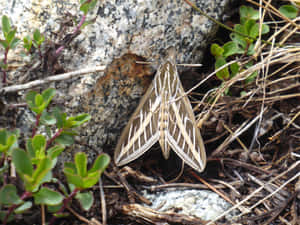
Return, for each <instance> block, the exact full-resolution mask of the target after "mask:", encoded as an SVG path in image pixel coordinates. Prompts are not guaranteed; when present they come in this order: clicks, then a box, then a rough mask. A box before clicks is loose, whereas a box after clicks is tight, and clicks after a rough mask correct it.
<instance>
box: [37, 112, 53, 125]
mask: <svg viewBox="0 0 300 225" xmlns="http://www.w3.org/2000/svg"><path fill="white" fill-rule="evenodd" d="M40 122H41V123H42V124H45V125H48V126H49V125H54V124H55V123H56V118H55V116H54V115H52V114H51V113H48V112H47V111H43V113H42V116H41V118H40Z"/></svg>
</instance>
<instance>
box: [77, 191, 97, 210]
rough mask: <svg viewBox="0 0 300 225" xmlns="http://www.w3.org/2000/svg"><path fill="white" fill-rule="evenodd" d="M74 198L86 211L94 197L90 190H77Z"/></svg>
mask: <svg viewBox="0 0 300 225" xmlns="http://www.w3.org/2000/svg"><path fill="white" fill-rule="evenodd" d="M75 198H76V199H77V200H78V201H79V203H80V205H81V207H82V208H83V209H84V210H85V211H88V210H89V209H90V208H91V207H92V205H93V203H94V197H93V194H92V193H91V192H85V193H80V192H78V193H77V194H76V196H75Z"/></svg>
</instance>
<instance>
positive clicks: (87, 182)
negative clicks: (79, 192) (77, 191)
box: [82, 171, 101, 189]
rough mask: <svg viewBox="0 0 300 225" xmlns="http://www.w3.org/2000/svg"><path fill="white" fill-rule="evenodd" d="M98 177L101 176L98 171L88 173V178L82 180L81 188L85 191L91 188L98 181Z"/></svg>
mask: <svg viewBox="0 0 300 225" xmlns="http://www.w3.org/2000/svg"><path fill="white" fill-rule="evenodd" d="M100 176H101V173H100V171H95V172H92V173H88V176H87V177H85V178H83V179H82V180H83V188H84V189H87V188H91V187H93V186H94V185H95V184H97V182H98V181H99V178H100Z"/></svg>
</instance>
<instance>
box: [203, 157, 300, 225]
mask: <svg viewBox="0 0 300 225" xmlns="http://www.w3.org/2000/svg"><path fill="white" fill-rule="evenodd" d="M299 164H300V160H299V161H297V162H295V163H294V164H293V165H291V166H290V167H289V168H288V169H287V170H286V171H284V172H282V173H281V174H279V175H278V176H276V177H274V178H273V179H271V180H270V181H269V182H267V183H266V184H265V185H269V184H271V183H273V182H274V181H275V180H277V179H279V178H280V177H282V176H284V175H285V174H287V173H288V172H290V171H291V170H293V169H294V168H296V167H297V166H298V165H299ZM299 174H300V172H299ZM293 178H294V177H293ZM294 179H295V178H294ZM265 185H263V186H260V187H259V188H257V189H256V190H255V191H253V192H252V193H251V194H250V195H248V196H247V197H246V198H244V199H243V200H242V201H240V202H238V203H237V204H235V205H234V206H233V207H231V208H230V209H228V210H227V211H225V212H223V213H222V214H221V215H219V216H218V217H217V218H215V219H214V220H212V221H210V222H209V223H208V224H207V225H212V224H213V223H214V222H215V221H217V220H219V219H221V218H223V216H225V215H227V214H228V213H230V212H231V211H232V210H235V209H236V208H238V207H239V206H241V205H242V204H244V203H245V202H247V201H248V200H249V199H250V198H252V197H253V196H255V195H256V194H257V193H258V192H260V191H261V190H262V189H264V188H265ZM240 216H242V214H240V215H238V216H237V217H240Z"/></svg>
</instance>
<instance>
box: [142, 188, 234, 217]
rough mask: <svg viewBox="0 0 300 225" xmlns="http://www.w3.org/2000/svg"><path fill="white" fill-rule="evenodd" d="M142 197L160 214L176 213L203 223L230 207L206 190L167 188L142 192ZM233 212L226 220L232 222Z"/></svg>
mask: <svg viewBox="0 0 300 225" xmlns="http://www.w3.org/2000/svg"><path fill="white" fill-rule="evenodd" d="M143 195H144V196H145V197H146V198H147V199H149V200H150V201H151V202H152V205H151V208H152V209H155V210H158V211H160V212H166V211H176V212H177V213H180V214H184V215H187V216H194V217H197V218H200V219H202V220H205V221H209V220H213V219H215V218H216V217H217V216H219V215H220V214H222V213H223V212H225V211H226V210H228V209H229V208H230V207H231V205H230V204H229V203H227V202H226V201H225V200H224V199H222V198H221V197H220V196H218V195H217V194H216V193H214V192H211V191H206V190H196V189H191V190H188V189H179V188H177V189H174V188H168V189H167V190H166V191H162V192H157V193H148V192H147V191H144V192H143ZM235 212H236V211H234V212H231V213H230V214H227V215H226V219H227V220H229V221H230V220H232V216H234V213H235Z"/></svg>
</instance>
